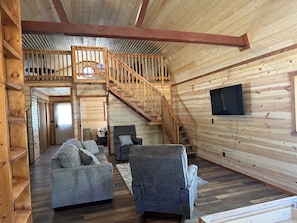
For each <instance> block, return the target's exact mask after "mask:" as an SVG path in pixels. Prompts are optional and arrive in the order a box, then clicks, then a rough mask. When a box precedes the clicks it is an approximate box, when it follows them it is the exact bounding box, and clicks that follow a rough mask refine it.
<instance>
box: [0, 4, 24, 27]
mask: <svg viewBox="0 0 297 223" xmlns="http://www.w3.org/2000/svg"><path fill="white" fill-rule="evenodd" d="M0 11H1V19H2V21H1V22H2V23H3V24H4V25H7V26H12V27H14V28H17V29H19V30H20V29H21V28H20V24H19V22H18V21H17V18H15V17H13V15H12V14H11V12H10V11H9V9H8V8H7V6H6V5H5V3H4V2H2V1H1V2H0Z"/></svg>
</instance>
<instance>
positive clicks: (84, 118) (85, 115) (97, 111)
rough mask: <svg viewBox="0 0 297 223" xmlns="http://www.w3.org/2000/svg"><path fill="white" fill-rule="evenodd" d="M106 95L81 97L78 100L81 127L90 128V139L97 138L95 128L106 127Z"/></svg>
mask: <svg viewBox="0 0 297 223" xmlns="http://www.w3.org/2000/svg"><path fill="white" fill-rule="evenodd" d="M105 103H106V97H105V96H103V97H83V98H81V100H80V107H81V109H80V111H81V122H82V128H84V129H90V130H91V139H94V140H97V129H98V128H102V127H107V119H106V117H107V111H106V110H105V108H106V106H105Z"/></svg>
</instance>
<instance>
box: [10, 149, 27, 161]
mask: <svg viewBox="0 0 297 223" xmlns="http://www.w3.org/2000/svg"><path fill="white" fill-rule="evenodd" d="M27 153H28V152H27V150H24V149H21V148H16V147H11V148H10V161H11V162H13V161H15V160H18V159H20V158H21V157H23V156H25V155H27Z"/></svg>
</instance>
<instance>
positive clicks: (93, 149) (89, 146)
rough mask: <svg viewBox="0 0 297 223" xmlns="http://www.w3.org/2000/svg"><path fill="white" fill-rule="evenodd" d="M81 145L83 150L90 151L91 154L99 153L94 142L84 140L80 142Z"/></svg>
mask: <svg viewBox="0 0 297 223" xmlns="http://www.w3.org/2000/svg"><path fill="white" fill-rule="evenodd" d="M81 144H82V145H83V147H84V149H86V150H88V151H90V152H91V153H93V154H97V153H99V149H98V146H97V144H96V142H95V141H94V140H86V141H82V142H81Z"/></svg>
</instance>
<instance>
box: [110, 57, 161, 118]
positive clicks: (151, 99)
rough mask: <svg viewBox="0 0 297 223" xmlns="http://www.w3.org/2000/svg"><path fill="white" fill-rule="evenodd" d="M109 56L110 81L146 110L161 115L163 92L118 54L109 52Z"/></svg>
mask: <svg viewBox="0 0 297 223" xmlns="http://www.w3.org/2000/svg"><path fill="white" fill-rule="evenodd" d="M108 58H109V63H108V66H109V76H108V77H109V81H111V82H112V83H114V84H115V85H116V86H118V87H119V88H121V89H122V90H123V91H125V92H127V93H128V94H129V95H131V97H132V98H134V100H136V101H137V102H138V103H139V104H141V105H142V106H143V109H144V110H150V113H151V114H152V115H156V116H159V117H160V116H161V97H162V94H161V92H160V91H159V90H158V89H157V88H155V87H154V86H153V85H152V84H151V83H150V82H148V81H147V80H146V79H144V78H143V77H142V76H140V75H139V74H138V73H137V72H136V71H135V70H134V69H132V68H131V67H130V66H128V65H127V64H126V63H124V62H123V61H121V60H120V59H119V58H118V57H117V56H116V55H113V54H112V53H109V56H108ZM109 81H108V82H107V83H109Z"/></svg>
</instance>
